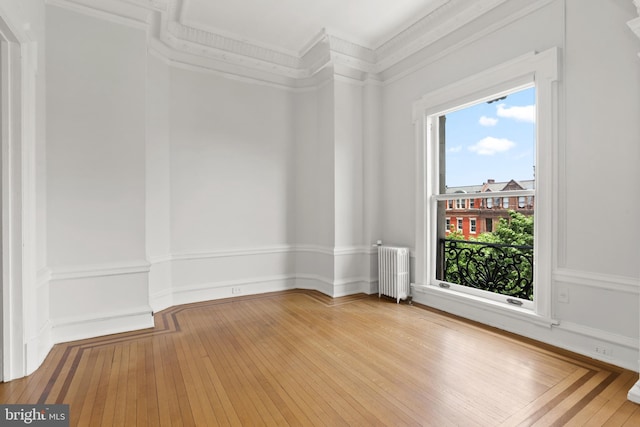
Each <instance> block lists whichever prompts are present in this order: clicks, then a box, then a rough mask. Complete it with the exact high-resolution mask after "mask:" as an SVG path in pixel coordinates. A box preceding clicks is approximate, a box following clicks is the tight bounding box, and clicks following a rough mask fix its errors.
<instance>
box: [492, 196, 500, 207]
mask: <svg viewBox="0 0 640 427" xmlns="http://www.w3.org/2000/svg"><path fill="white" fill-rule="evenodd" d="M493 205H494V206H495V207H496V209H498V208H499V207H500V197H496V198H495V199H493Z"/></svg>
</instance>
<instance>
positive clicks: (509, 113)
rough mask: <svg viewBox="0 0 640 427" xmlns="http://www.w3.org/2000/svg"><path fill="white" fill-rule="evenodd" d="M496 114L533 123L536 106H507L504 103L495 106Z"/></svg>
mask: <svg viewBox="0 0 640 427" xmlns="http://www.w3.org/2000/svg"><path fill="white" fill-rule="evenodd" d="M496 114H497V115H498V117H504V118H507V119H514V120H517V121H519V122H527V123H535V122H536V106H535V105H525V106H522V107H515V106H514V107H508V106H507V105H506V104H500V105H498V107H497V110H496Z"/></svg>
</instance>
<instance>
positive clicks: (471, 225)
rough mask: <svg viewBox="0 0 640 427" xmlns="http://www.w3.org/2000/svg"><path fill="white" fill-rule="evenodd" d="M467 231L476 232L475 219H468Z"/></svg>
mask: <svg viewBox="0 0 640 427" xmlns="http://www.w3.org/2000/svg"><path fill="white" fill-rule="evenodd" d="M469 233H472V234H476V219H475V218H471V219H470V220H469Z"/></svg>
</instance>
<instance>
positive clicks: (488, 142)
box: [469, 136, 516, 156]
mask: <svg viewBox="0 0 640 427" xmlns="http://www.w3.org/2000/svg"><path fill="white" fill-rule="evenodd" d="M515 146H516V143H515V142H513V141H510V140H508V139H506V138H494V137H492V136H488V137H486V138H483V139H481V140H480V141H478V142H476V143H475V144H474V145H472V146H471V147H469V150H470V151H473V152H474V153H477V154H479V155H481V156H493V155H494V154H496V153H502V152H504V151H509V150H510V149H512V148H513V147H515Z"/></svg>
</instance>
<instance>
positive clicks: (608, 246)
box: [0, 0, 640, 369]
mask: <svg viewBox="0 0 640 427" xmlns="http://www.w3.org/2000/svg"><path fill="white" fill-rule="evenodd" d="M541 3H542V2H530V1H525V0H511V1H509V2H507V3H506V4H504V5H502V6H501V7H499V8H497V9H495V10H493V11H492V12H490V13H489V14H487V15H485V16H483V17H481V18H479V19H478V20H477V21H475V22H474V23H472V24H470V25H468V26H465V27H464V28H462V29H460V30H458V31H455V32H454V33H452V34H450V35H448V36H446V37H444V38H442V39H440V40H438V41H436V42H435V43H434V44H432V45H430V46H429V47H427V48H425V49H423V50H422V51H419V52H417V53H415V54H414V55H411V56H410V57H408V58H406V59H405V60H403V61H401V62H400V63H398V64H396V65H394V66H392V67H391V68H389V69H388V70H385V71H384V72H383V73H382V74H381V75H380V76H379V77H380V78H381V79H382V81H381V82H378V81H374V80H367V78H366V77H362V81H360V80H357V79H354V78H353V76H354V75H356V74H357V73H347V74H350V77H344V76H338V75H337V73H336V72H335V70H334V69H332V67H327V68H325V69H324V70H323V71H322V72H321V73H320V74H318V75H317V76H315V78H316V81H315V83H313V82H312V83H311V86H309V87H305V88H293V87H291V88H285V87H283V86H274V85H268V84H264V83H261V82H259V81H257V80H249V79H245V78H230V77H231V76H229V75H221V74H218V73H215V72H210V71H205V70H203V69H196V68H191V67H189V66H185V65H183V64H182V63H181V64H180V65H178V64H177V63H175V62H172V61H171V60H170V59H167V58H166V57H164V54H157V55H156V54H152V55H149V53H148V45H147V43H148V39H147V37H148V34H147V32H146V31H147V27H146V25H145V24H142V21H140V20H138V21H136V20H133V21H132V20H126V19H124V20H123V19H118V18H117V17H116V18H115V19H114V17H113V16H106V15H104V16H103V15H102V14H100V13H97V14H96V13H92V15H99V16H100V17H97V16H90V15H86V14H79V13H76V12H73V11H70V10H66V9H62V8H59V7H56V6H47V7H46V49H45V46H44V40H45V36H44V34H45V33H44V31H45V29H44V27H45V21H44V11H45V8H44V6H43V2H42V1H41V0H28V1H24V2H19V3H16V2H8V1H7V0H0V7H5V8H10V9H11V10H13V11H15V12H16V13H18V14H20V13H22V14H23V15H24V16H26V17H28V18H26V19H27V20H30V21H31V22H32V26H31V31H32V32H33V37H34V39H35V40H36V41H38V42H39V48H38V55H39V56H38V63H39V66H38V71H39V74H38V80H37V84H36V89H35V92H36V95H35V96H36V98H37V102H36V109H37V114H36V116H37V123H36V133H38V132H39V135H38V138H37V139H36V140H37V150H36V169H37V170H36V191H35V193H36V202H35V203H36V207H37V209H38V211H37V214H36V230H37V231H36V234H37V238H36V241H37V248H36V254H37V256H36V262H35V264H36V267H35V268H36V269H37V270H38V271H40V272H41V275H40V281H39V284H40V285H39V287H38V288H37V290H36V289H27V291H28V292H31V295H36V296H37V303H36V304H35V305H33V306H30V307H29V308H28V310H29V311H28V313H30V314H29V315H33V317H34V319H32V320H29V321H28V323H29V325H27V326H28V327H27V329H28V330H27V331H26V333H27V335H28V338H29V339H33V340H35V341H38V339H39V334H40V331H41V330H46V329H47V328H48V322H51V323H52V324H53V339H54V340H58V341H61V340H68V339H74V338H80V337H83V336H95V335H98V334H101V333H108V332H115V331H119V330H130V329H135V328H139V327H145V326H149V325H151V308H150V307H149V305H151V306H152V307H153V309H154V310H159V309H162V308H165V307H168V306H170V305H174V304H180V303H184V302H191V301H199V300H205V299H211V298H221V297H229V296H234V295H238V294H250V293H259V292H267V291H272V290H280V289H290V288H293V287H299V288H310V289H318V290H320V291H322V292H325V293H327V294H329V295H333V296H339V295H344V294H348V293H353V292H373V291H375V252H374V251H373V249H372V248H371V246H370V245H371V244H372V243H373V242H375V240H377V239H382V240H383V241H384V242H385V243H389V244H397V245H407V246H411V247H413V246H414V245H415V235H416V217H415V212H416V209H415V203H416V198H415V188H416V187H415V185H416V167H415V166H416V147H415V137H414V128H413V126H412V110H411V108H412V103H413V102H414V101H415V100H417V99H418V98H420V97H421V96H422V95H423V94H425V93H428V92H430V91H432V90H434V89H437V88H438V87H442V86H444V85H447V84H451V83H454V82H456V81H457V80H460V79H462V78H465V77H467V76H471V75H473V74H474V73H476V72H480V71H482V70H484V69H487V68H489V67H491V66H494V65H496V64H500V63H502V62H505V61H508V60H510V59H513V58H515V57H517V56H519V55H522V54H525V53H529V52H531V51H543V50H546V49H548V48H551V47H555V46H559V47H560V48H561V49H562V78H561V83H560V85H559V95H560V101H561V102H560V111H559V117H560V120H559V122H558V133H559V135H560V144H561V146H560V147H559V152H560V154H561V155H560V157H559V158H558V159H551V160H550V161H554V162H558V163H557V167H558V170H559V171H560V175H559V179H558V182H559V184H560V188H559V194H561V195H562V198H561V201H560V202H559V203H558V206H557V214H558V218H559V224H560V227H559V228H560V230H561V233H560V235H559V236H557V240H556V242H557V247H558V248H559V251H558V253H557V254H555V259H556V260H557V262H556V264H557V265H555V266H554V273H553V280H554V282H553V284H552V289H553V293H554V297H555V294H556V293H557V291H558V289H560V288H562V289H564V290H567V291H568V293H569V303H562V304H561V303H557V302H554V304H553V312H554V317H555V318H557V319H558V320H559V321H560V325H559V326H557V327H554V328H553V329H550V330H549V329H542V328H540V327H537V326H535V325H530V324H523V323H518V322H512V321H511V320H510V319H507V318H505V319H500V323H501V326H502V327H504V328H505V329H510V330H513V331H515V332H518V333H521V334H524V335H528V336H532V337H534V338H537V339H541V340H544V341H547V342H550V343H552V344H557V345H561V346H564V347H567V348H569V349H572V350H576V351H579V352H581V353H583V354H587V355H592V356H596V357H599V358H603V356H602V355H596V354H593V348H594V347H595V345H600V344H602V343H604V344H605V345H606V346H608V347H609V348H610V349H612V354H611V355H610V356H607V357H604V359H605V360H607V361H610V362H613V363H615V364H618V365H621V366H625V367H630V368H631V369H637V360H638V336H639V335H640V331H639V330H638V329H639V328H638V326H639V325H638V321H637V319H638V311H639V308H638V299H639V298H638V274H639V273H640V270H639V267H638V265H637V262H636V260H637V255H638V253H637V252H638V249H637V248H638V245H637V241H638V238H639V237H640V236H639V234H640V228H639V227H638V225H637V223H636V221H635V215H634V213H635V212H636V211H637V209H638V208H639V207H640V206H638V204H639V202H638V199H637V198H635V197H633V196H632V195H633V194H634V193H635V188H634V183H636V182H638V178H639V177H638V174H639V173H640V172H638V170H637V168H636V164H635V163H636V160H637V158H638V154H639V153H638V147H637V144H636V142H637V141H638V140H639V137H640V124H638V122H637V120H636V118H637V117H638V116H639V113H640V97H639V96H638V94H639V93H640V91H639V90H638V89H639V87H638V86H639V85H640V79H638V74H639V67H640V65H639V64H638V60H637V56H636V53H637V51H638V50H639V49H638V41H637V38H635V36H634V35H633V34H632V33H631V32H630V31H629V30H628V28H627V26H626V22H627V21H628V20H630V19H631V18H633V17H635V16H637V13H636V11H635V9H634V7H633V4H632V3H631V2H630V1H627V0H614V1H611V2H589V4H585V2H580V1H578V0H566V1H564V0H550V1H549V2H547V5H546V6H544V7H542V8H538V6H537V5H540V4H541ZM17 5H19V6H17ZM132 7H133V6H132ZM565 9H566V10H565ZM136 22H137V23H136ZM80 35H81V36H80ZM311 80H313V79H309V81H307V83H309V82H310V81H311ZM45 89H46V90H45ZM45 100H46V115H45V111H44V110H45ZM45 118H46V121H45ZM612 165H613V166H612ZM602 171H606V173H605V172H602ZM595 192H599V194H598V195H594V193H595ZM617 225H619V226H620V227H623V228H621V230H623V231H621V232H612V231H613V230H612V229H613V227H612V226H614V227H615V226H617ZM620 236H624V239H621V238H620ZM48 272H50V276H49V274H48ZM421 302H425V303H430V304H434V305H435V306H436V307H438V308H443V309H447V310H450V311H453V312H457V313H458V314H461V315H466V316H468V317H474V316H476V314H477V313H475V312H473V311H472V310H471V311H469V310H468V311H466V312H465V310H464V309H460V307H459V306H455V305H452V306H449V305H446V304H444V303H442V302H438V301H421ZM439 304H440V305H439ZM45 335H46V334H45ZM45 338H46V337H45ZM35 341H34V345H35V346H38V345H40V344H39V343H38V342H35ZM41 341H42V342H43V343H45V344H44V347H46V346H47V344H46V342H45V341H47V340H46V339H44V340H41ZM44 347H43V348H44ZM45 350H46V349H45Z"/></svg>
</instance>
